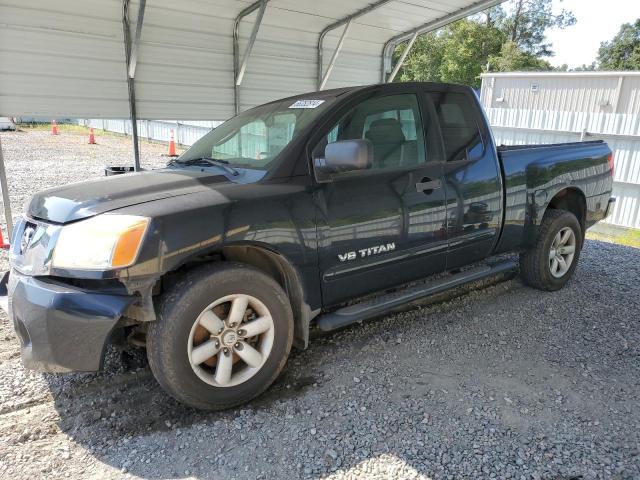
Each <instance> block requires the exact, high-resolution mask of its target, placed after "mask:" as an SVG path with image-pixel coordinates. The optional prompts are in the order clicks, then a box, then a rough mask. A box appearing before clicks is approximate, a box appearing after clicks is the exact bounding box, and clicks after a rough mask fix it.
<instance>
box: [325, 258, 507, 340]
mask: <svg viewBox="0 0 640 480" xmlns="http://www.w3.org/2000/svg"><path fill="white" fill-rule="evenodd" d="M517 267H518V264H517V263H516V262H512V261H506V262H502V263H498V264H495V265H492V266H488V265H487V266H481V267H477V268H473V269H470V270H465V271H464V272H460V273H456V274H454V275H450V276H447V277H445V278H441V279H438V280H434V281H433V282H430V283H427V284H424V285H418V286H417V287H412V288H409V289H406V290H399V291H396V292H393V293H389V294H387V295H383V296H380V297H376V298H373V299H371V300H365V301H364V302H362V303H357V304H355V305H349V306H348V307H344V308H341V309H339V310H336V311H335V312H331V313H327V314H325V315H322V316H321V317H320V318H319V319H318V321H317V322H316V324H317V325H318V326H319V327H320V329H321V330H324V331H325V332H329V331H331V330H337V329H338V328H342V327H346V326H347V325H351V324H352V323H356V322H360V321H362V320H367V319H370V318H374V317H378V316H380V315H384V314H386V313H389V312H391V311H393V310H395V309H396V308H398V307H401V306H402V305H404V304H407V303H411V302H414V301H416V300H419V299H421V298H424V297H428V296H430V295H435V294H437V293H442V292H445V291H447V290H451V289H453V288H456V287H460V286H462V285H465V284H467V283H471V282H475V281H478V280H482V279H484V278H487V277H491V276H493V275H497V274H499V273H503V272H508V271H511V270H515V269H516V268H517Z"/></svg>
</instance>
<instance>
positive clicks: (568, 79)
mask: <svg viewBox="0 0 640 480" xmlns="http://www.w3.org/2000/svg"><path fill="white" fill-rule="evenodd" d="M532 85H537V91H532V90H531V86H532ZM534 90H535V89H534ZM500 98H502V99H503V101H497V99H500ZM603 99H604V100H606V101H603ZM481 101H482V103H483V105H484V106H485V107H486V111H487V116H488V117H489V122H490V123H491V125H492V127H493V131H494V135H495V138H496V142H497V143H498V144H504V145H518V144H520V145H522V144H528V143H532V144H543V143H560V142H575V141H578V140H580V138H584V139H585V140H597V139H602V140H605V141H606V142H607V143H608V144H609V146H610V147H611V149H612V150H613V152H614V158H615V165H616V168H615V174H614V196H616V197H617V199H618V201H617V203H616V206H615V209H614V211H613V213H612V215H611V216H610V217H609V218H608V219H607V222H608V223H611V224H614V225H619V226H624V227H630V228H640V73H628V72H624V73H600V74H588V75H584V74H531V73H525V74H518V73H510V74H490V75H485V76H484V78H483V82H482V92H481ZM583 132H584V133H583Z"/></svg>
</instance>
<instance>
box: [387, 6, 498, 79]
mask: <svg viewBox="0 0 640 480" xmlns="http://www.w3.org/2000/svg"><path fill="white" fill-rule="evenodd" d="M504 1H505V0H480V1H478V2H476V3H474V4H472V5H469V6H468V7H465V8H461V9H459V10H456V11H455V12H452V13H450V14H448V15H445V16H444V17H441V18H437V19H435V20H432V21H430V22H427V23H425V24H423V25H420V26H418V27H416V28H412V29H411V30H408V31H406V32H404V33H401V34H400V35H396V36H395V37H392V38H390V39H389V40H387V43H385V44H384V47H383V49H382V82H385V81H386V78H387V72H388V71H389V70H390V69H391V58H392V56H393V51H394V49H395V48H396V47H397V46H398V45H400V44H401V43H402V42H406V41H407V40H410V39H411V38H413V36H414V35H416V36H417V35H422V34H423V33H427V32H431V31H433V30H437V29H439V28H442V27H444V26H445V25H448V24H450V23H453V22H456V21H458V20H462V19H463V18H466V17H468V16H469V15H473V14H475V13H479V12H482V11H483V10H486V9H488V8H491V7H495V6H496V5H499V4H501V3H503V2H504Z"/></svg>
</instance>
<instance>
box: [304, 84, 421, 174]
mask: <svg viewBox="0 0 640 480" xmlns="http://www.w3.org/2000/svg"><path fill="white" fill-rule="evenodd" d="M423 131H424V130H423V126H422V122H421V119H420V110H419V108H418V101H417V98H416V96H415V95H413V94H402V95H389V96H385V97H376V98H373V99H369V100H365V101H363V102H362V103H360V104H358V105H357V106H355V107H354V108H352V109H351V110H350V111H349V112H347V113H346V114H345V115H343V116H342V118H341V119H340V120H339V121H338V122H337V123H336V125H335V126H334V127H333V128H332V129H331V130H330V131H329V133H328V134H327V135H326V137H325V138H324V139H323V140H322V141H321V142H320V143H319V144H318V146H317V147H316V148H315V149H314V152H313V156H314V158H321V157H323V156H324V149H325V148H326V146H327V145H328V144H329V143H333V142H336V141H341V140H356V139H366V140H369V141H370V142H371V144H372V146H373V163H372V165H371V169H372V170H385V169H396V168H404V167H410V166H412V165H416V166H417V165H422V164H424V163H425V162H426V155H425V148H424V136H423Z"/></svg>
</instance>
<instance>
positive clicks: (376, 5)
mask: <svg viewBox="0 0 640 480" xmlns="http://www.w3.org/2000/svg"><path fill="white" fill-rule="evenodd" d="M391 1H392V0H378V1H376V2H374V3H372V4H370V5H367V6H366V7H364V8H362V9H360V10H358V11H357V12H354V13H352V14H351V15H347V16H346V17H344V18H341V19H340V20H337V21H336V22H333V23H332V24H331V25H328V26H327V27H325V28H324V30H322V32H320V36H319V37H318V46H317V71H318V75H317V78H318V81H317V85H318V90H322V88H324V85H323V82H324V84H326V83H327V81H328V80H329V76H327V75H326V74H323V65H322V63H323V58H322V57H323V53H324V37H326V36H327V33H329V32H330V31H331V30H335V29H336V28H339V27H341V26H342V25H349V24H351V22H352V21H353V20H355V19H356V18H358V17H361V16H363V15H366V14H367V13H369V12H371V11H373V10H375V9H376V8H379V7H381V6H383V5H385V4H387V3H389V2H391ZM346 31H347V27H345V31H344V32H343V33H342V37H341V38H340V42H343V41H344V37H345V33H346ZM340 42H339V43H338V46H339V48H336V51H334V54H333V57H332V59H331V61H332V62H333V63H334V65H335V61H336V60H337V54H336V52H337V53H340V50H341V49H342V45H341V43H340ZM334 57H335V58H334ZM330 66H331V69H333V65H330ZM327 72H328V73H329V74H331V70H330V69H329V68H328V69H327ZM325 76H326V79H325V78H324V77H325ZM321 85H323V86H322V87H321Z"/></svg>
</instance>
